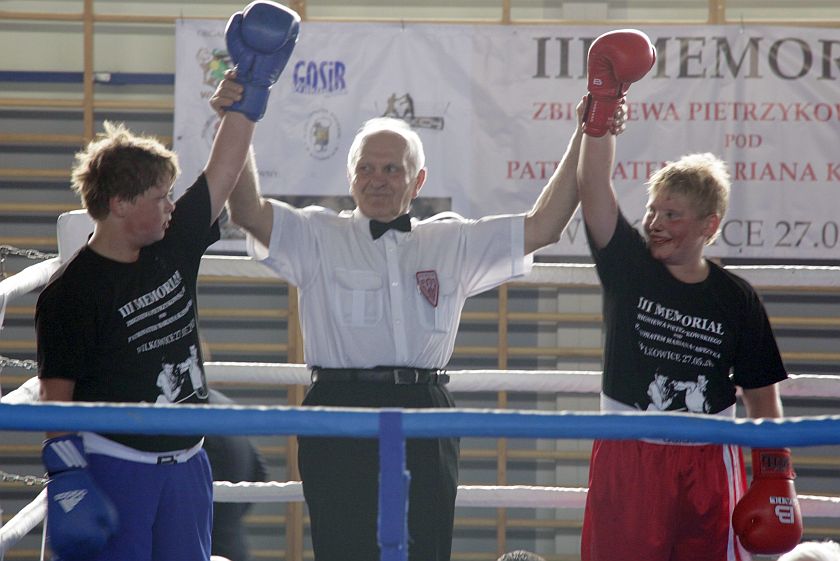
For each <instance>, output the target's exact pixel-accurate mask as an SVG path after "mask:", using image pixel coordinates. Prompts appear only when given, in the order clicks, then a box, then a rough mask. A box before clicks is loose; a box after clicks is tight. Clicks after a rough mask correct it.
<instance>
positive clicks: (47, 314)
mask: <svg viewBox="0 0 840 561" xmlns="http://www.w3.org/2000/svg"><path fill="white" fill-rule="evenodd" d="M218 239H219V226H218V221H217V222H215V223H214V224H213V225H212V226H211V224H210V195H209V191H208V188H207V182H206V180H205V178H204V176H203V175H202V176H201V177H199V178H198V179H197V180H196V182H195V183H194V184H193V185H192V187H190V189H188V190H187V192H186V193H184V195H183V196H182V197H181V198H180V199H178V201H177V204H176V206H175V211H174V212H173V214H172V219H171V221H170V225H169V228H168V229H167V231H166V234H165V236H164V238H163V239H162V240H160V241H159V242H156V243H154V244H152V245H149V246H147V247H144V248H143V249H141V250H140V257H139V259H138V260H137V261H136V262H134V263H120V262H116V261H112V260H110V259H107V258H105V257H103V256H101V255H99V254H97V253H96V252H94V251H93V250H92V249H90V248H89V247H88V246H84V247H83V248H82V249H81V250H80V251H79V252H78V253H77V254H76V255H75V256H74V257H73V258H72V259H71V260H70V261H68V262H67V263H66V264H64V265H63V266H62V268H61V269H59V271H57V272H56V274H55V275H54V276H53V277H52V278H51V279H50V282H49V284H48V285H47V286H46V287H45V288H44V290H43V291H42V292H41V294H40V296H39V298H38V304H37V306H36V311H35V326H36V331H37V339H38V377H39V378H64V379H68V380H73V381H75V388H74V391H73V399H74V400H75V401H107V402H125V403H138V402H139V403H205V402H206V401H207V382H206V379H205V375H204V365H203V361H202V358H201V347H200V344H199V336H198V318H197V310H196V302H197V299H196V281H197V277H198V267H199V264H200V262H201V256H202V255H203V254H204V251H205V250H206V249H207V247H208V246H209V245H211V244H212V243H214V242H215V241H216V240H218ZM103 436H106V437H107V438H110V439H112V440H115V441H117V442H120V443H122V444H125V445H127V446H131V447H132V448H135V449H138V450H144V451H168V450H179V449H183V448H188V447H190V446H193V445H194V444H196V443H197V442H198V441H199V439H200V438H201V437H200V436H175V435H154V436H149V435H130V434H104V435H103Z"/></svg>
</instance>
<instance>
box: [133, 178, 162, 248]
mask: <svg viewBox="0 0 840 561" xmlns="http://www.w3.org/2000/svg"><path fill="white" fill-rule="evenodd" d="M172 183H173V182H172V181H171V180H169V179H164V180H162V181H160V182H158V184H157V185H155V186H154V187H150V188H149V189H147V190H146V191H144V192H143V193H142V194H140V195H138V196H137V197H136V198H135V199H134V200H133V201H131V202H128V201H123V202H122V203H121V204H122V210H123V220H124V222H125V227H126V234H127V235H128V236H129V238H130V239H131V241H132V243H133V244H134V245H135V246H136V247H145V246H147V245H149V244H152V243H154V242H156V241H159V240H161V239H163V235H164V234H165V233H166V229H167V228H168V227H169V220H170V219H171V218H172V211H174V210H175V203H174V202H173V201H172Z"/></svg>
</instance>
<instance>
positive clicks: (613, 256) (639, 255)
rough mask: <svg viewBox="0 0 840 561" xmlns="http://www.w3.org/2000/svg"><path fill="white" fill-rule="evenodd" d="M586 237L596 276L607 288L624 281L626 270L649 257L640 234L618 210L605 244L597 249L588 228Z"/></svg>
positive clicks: (631, 268)
mask: <svg viewBox="0 0 840 561" xmlns="http://www.w3.org/2000/svg"><path fill="white" fill-rule="evenodd" d="M586 238H587V241H588V242H589V248H590V251H591V253H592V258H593V259H594V261H595V269H596V270H597V272H598V277H599V278H600V279H601V284H602V285H603V286H604V288H605V289H607V290H609V289H611V288H613V287H615V285H616V284H619V283H621V284H624V283H626V281H627V271H628V270H635V269H636V268H637V267H639V265H640V264H641V263H643V262H644V261H645V260H647V259H649V258H650V254H649V253H648V251H647V247H646V245H645V241H644V239H643V238H642V236H641V234H639V232H638V231H637V230H636V229H635V228H633V226H632V225H631V224H630V223H629V222H628V221H627V218H626V217H625V216H624V214H623V213H622V212H621V211H619V212H618V218H617V222H616V226H615V232H613V236H612V238H610V241H609V242H608V243H607V245H605V246H604V247H603V248H601V249H597V248H596V247H595V244H594V243H593V241H592V238H591V234H590V232H589V228H587V229H586Z"/></svg>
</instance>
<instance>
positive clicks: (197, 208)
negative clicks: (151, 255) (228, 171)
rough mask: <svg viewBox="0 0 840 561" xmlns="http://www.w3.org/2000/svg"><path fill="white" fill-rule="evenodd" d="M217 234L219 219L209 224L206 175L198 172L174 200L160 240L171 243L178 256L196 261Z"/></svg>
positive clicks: (208, 193)
mask: <svg viewBox="0 0 840 561" xmlns="http://www.w3.org/2000/svg"><path fill="white" fill-rule="evenodd" d="M220 237H221V232H220V229H219V221H218V220H215V221H213V223H212V224H211V223H210V191H209V188H208V187H207V178H206V177H205V176H204V174H201V175H200V176H199V177H198V179H196V180H195V183H193V184H192V185H191V186H190V187H189V189H187V190H186V191H185V192H184V194H183V195H181V197H180V198H179V199H178V200H177V201H175V212H173V213H172V221H171V223H170V225H169V231H168V232H167V233H166V238H164V243H166V244H169V245H171V246H172V250H173V251H175V252H176V253H178V254H180V255H181V258H182V259H186V260H200V259H201V256H202V255H203V254H204V252H205V251H206V250H207V248H208V247H210V246H211V245H213V244H214V243H215V242H217V241H218V240H219V238H220Z"/></svg>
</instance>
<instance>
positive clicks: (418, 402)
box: [298, 382, 458, 561]
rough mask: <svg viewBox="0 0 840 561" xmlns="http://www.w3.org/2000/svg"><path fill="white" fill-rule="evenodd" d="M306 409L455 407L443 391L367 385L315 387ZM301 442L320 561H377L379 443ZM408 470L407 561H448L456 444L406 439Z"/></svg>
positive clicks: (305, 489)
mask: <svg viewBox="0 0 840 561" xmlns="http://www.w3.org/2000/svg"><path fill="white" fill-rule="evenodd" d="M303 404H304V405H321V406H341V407H354V406H355V407H403V408H430V407H454V402H453V401H452V397H451V396H450V395H449V392H448V391H447V390H446V388H445V387H444V386H438V385H424V384H417V385H393V384H378V383H367V382H316V383H314V384H313V385H312V386H310V388H309V391H308V392H307V394H306V398H305V399H304V400H303ZM298 442H299V450H298V461H299V464H300V473H301V478H302V479H303V494H304V496H305V498H306V505H307V507H308V509H309V517H310V521H311V534H312V546H313V549H314V550H315V561H379V559H380V555H379V545H378V544H377V511H378V492H379V444H378V441H377V440H376V439H369V438H368V439H361V438H312V437H300V438H298ZM406 465H407V469H408V470H409V472H410V474H411V486H410V489H409V513H408V534H409V540H408V553H409V560H410V561H449V558H450V553H451V550H452V525H453V521H454V512H455V494H456V492H457V488H458V439H457V438H442V439H436V438H422V439H421V438H417V439H409V440H408V441H407V443H406Z"/></svg>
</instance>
